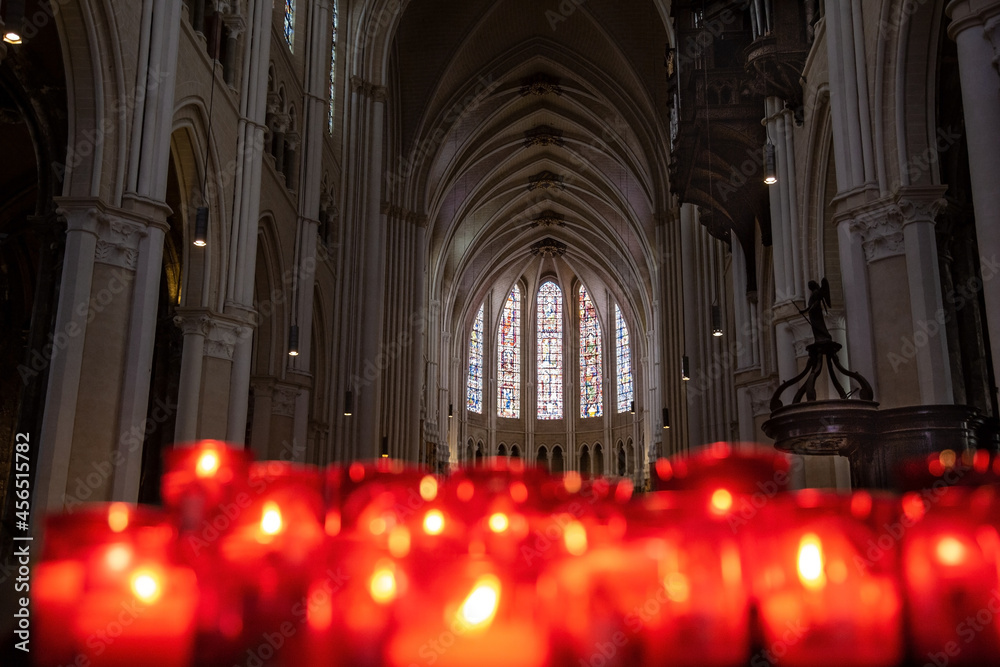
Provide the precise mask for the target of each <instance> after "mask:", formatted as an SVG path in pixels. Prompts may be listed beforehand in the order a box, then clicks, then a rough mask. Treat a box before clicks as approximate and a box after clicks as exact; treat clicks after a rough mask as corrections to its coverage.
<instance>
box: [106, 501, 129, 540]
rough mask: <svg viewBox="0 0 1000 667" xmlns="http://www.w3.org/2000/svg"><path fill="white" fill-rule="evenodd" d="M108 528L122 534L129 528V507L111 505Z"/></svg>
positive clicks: (119, 504)
mask: <svg viewBox="0 0 1000 667" xmlns="http://www.w3.org/2000/svg"><path fill="white" fill-rule="evenodd" d="M108 528H110V529H111V531H112V532H115V533H120V532H122V531H123V530H125V529H126V528H128V505H126V504H125V503H111V506H110V507H109V508H108Z"/></svg>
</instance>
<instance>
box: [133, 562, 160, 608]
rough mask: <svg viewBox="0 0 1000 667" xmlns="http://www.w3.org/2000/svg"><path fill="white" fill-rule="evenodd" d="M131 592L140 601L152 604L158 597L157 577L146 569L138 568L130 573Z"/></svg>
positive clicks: (158, 584)
mask: <svg viewBox="0 0 1000 667" xmlns="http://www.w3.org/2000/svg"><path fill="white" fill-rule="evenodd" d="M132 593H134V594H135V597H136V598H138V599H139V601H140V602H144V603H146V604H152V603H153V602H156V601H157V600H158V599H159V597H160V593H161V591H160V582H159V578H158V577H157V576H156V575H155V574H154V573H152V572H150V571H148V570H140V571H138V572H136V573H135V574H134V575H132Z"/></svg>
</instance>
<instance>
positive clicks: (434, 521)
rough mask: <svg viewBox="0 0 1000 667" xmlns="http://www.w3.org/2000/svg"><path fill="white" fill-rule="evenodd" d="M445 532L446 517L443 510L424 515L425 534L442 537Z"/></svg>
mask: <svg viewBox="0 0 1000 667" xmlns="http://www.w3.org/2000/svg"><path fill="white" fill-rule="evenodd" d="M443 530H444V515H443V514H441V510H431V511H429V512H428V513H427V514H425V515H424V532H425V533H427V534H428V535H440V534H441V532H442V531H443Z"/></svg>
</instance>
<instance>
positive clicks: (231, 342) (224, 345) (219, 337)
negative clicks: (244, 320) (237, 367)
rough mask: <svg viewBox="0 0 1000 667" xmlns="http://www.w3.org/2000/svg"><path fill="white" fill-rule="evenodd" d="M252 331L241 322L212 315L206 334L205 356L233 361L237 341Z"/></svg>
mask: <svg viewBox="0 0 1000 667" xmlns="http://www.w3.org/2000/svg"><path fill="white" fill-rule="evenodd" d="M250 333H251V330H250V328H249V327H246V326H243V325H242V324H241V323H239V322H234V321H232V320H227V319H226V320H224V319H221V318H218V317H210V318H209V327H208V332H207V335H206V336H205V356H206V357H215V358H216V359H224V360H225V361H232V360H233V352H234V351H235V350H236V343H237V341H239V340H240V339H241V338H245V337H246V336H247V335H249V334H250Z"/></svg>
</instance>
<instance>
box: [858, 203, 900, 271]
mask: <svg viewBox="0 0 1000 667" xmlns="http://www.w3.org/2000/svg"><path fill="white" fill-rule="evenodd" d="M850 226H851V231H852V232H854V233H855V234H857V235H858V236H859V237H860V239H861V245H862V247H863V248H864V251H865V259H866V260H867V261H868V263H869V264H871V263H872V262H877V261H878V260H880V259H886V258H887V257H895V256H896V255H902V254H903V253H904V252H905V249H904V247H903V213H902V211H901V210H900V208H899V206H898V205H896V204H890V205H888V206H880V207H877V208H874V209H870V210H866V211H863V212H860V213H859V214H857V215H855V216H854V217H853V219H852V220H851V223H850Z"/></svg>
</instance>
